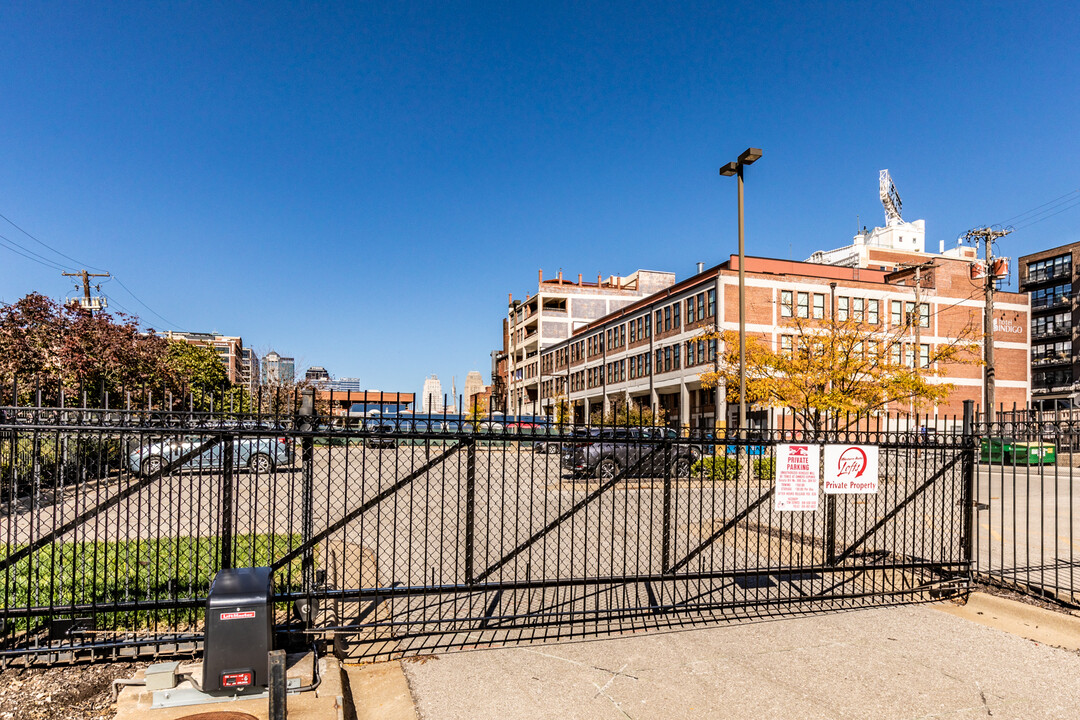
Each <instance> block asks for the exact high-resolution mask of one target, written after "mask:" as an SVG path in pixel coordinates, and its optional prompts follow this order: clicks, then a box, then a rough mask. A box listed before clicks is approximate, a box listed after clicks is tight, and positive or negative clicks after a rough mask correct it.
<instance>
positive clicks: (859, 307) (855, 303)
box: [851, 298, 866, 322]
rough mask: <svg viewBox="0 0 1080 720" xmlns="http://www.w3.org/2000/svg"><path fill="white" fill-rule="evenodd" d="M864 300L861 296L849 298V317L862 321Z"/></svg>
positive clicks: (864, 308) (864, 311)
mask: <svg viewBox="0 0 1080 720" xmlns="http://www.w3.org/2000/svg"><path fill="white" fill-rule="evenodd" d="M865 303H866V300H864V299H863V298H851V319H852V320H854V321H855V322H862V321H863V318H864V316H865V314H866V306H865Z"/></svg>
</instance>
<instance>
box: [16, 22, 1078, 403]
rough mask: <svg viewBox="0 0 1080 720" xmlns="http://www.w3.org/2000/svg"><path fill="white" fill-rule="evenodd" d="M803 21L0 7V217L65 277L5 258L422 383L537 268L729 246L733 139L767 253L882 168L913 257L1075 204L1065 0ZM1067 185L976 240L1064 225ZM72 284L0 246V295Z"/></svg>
mask: <svg viewBox="0 0 1080 720" xmlns="http://www.w3.org/2000/svg"><path fill="white" fill-rule="evenodd" d="M808 5H809V4H804V3H790V4H771V3H767V2H753V3H749V2H744V3H737V4H736V3H731V4H726V5H725V4H723V3H640V4H635V3H630V2H612V3H604V4H600V3H582V2H569V3H536V2H528V3H507V2H499V3H479V2H468V3H447V2H440V3H431V4H425V3H419V2H413V3H382V4H378V3H361V2H349V3H345V4H342V5H337V6H330V4H329V3H319V4H314V3H312V4H308V6H307V7H306V8H299V7H297V6H294V5H285V4H276V3H269V2H258V3H255V2H252V3H239V2H233V3H191V2H186V3H141V2H138V3H132V2H124V3H114V4H111V5H110V4H106V3H70V4H69V3H49V2H33V3H4V4H3V5H2V6H0V27H2V28H3V42H2V43H0V98H2V101H3V110H2V112H0V213H2V214H3V215H5V216H7V217H8V218H10V219H11V220H13V221H15V222H16V223H17V224H18V225H20V226H21V227H22V228H24V229H25V230H27V231H28V232H30V233H31V234H32V235H34V236H35V237H37V238H38V239H40V240H42V241H44V242H45V243H47V244H48V245H50V246H51V247H53V248H56V249H57V250H60V251H61V252H63V253H65V254H66V255H68V256H70V258H73V259H74V260H72V259H67V258H64V257H60V256H58V255H56V254H54V253H53V252H51V251H50V250H47V249H46V248H45V247H43V246H41V245H39V244H37V243H35V242H34V241H33V240H30V239H29V238H28V237H26V236H25V235H23V234H22V233H20V232H19V231H18V230H16V229H15V228H13V227H11V226H10V225H8V224H7V223H5V222H3V221H2V220H0V235H3V237H4V238H7V240H4V239H3V238H0V245H4V244H7V245H8V247H10V243H11V242H15V243H18V245H19V246H22V247H23V248H25V249H28V250H32V251H34V252H36V253H39V254H40V255H42V256H44V257H46V258H48V259H49V260H50V261H52V262H54V263H56V264H58V265H61V266H64V267H67V268H72V269H74V268H81V267H82V266H83V265H82V264H83V263H86V264H90V265H92V266H93V267H95V268H102V269H107V270H109V271H112V272H113V273H115V274H116V275H117V276H118V277H119V280H120V282H122V283H123V284H124V286H126V288H125V287H122V286H121V285H120V284H119V282H116V281H114V282H110V283H107V284H105V285H104V286H103V290H104V291H105V292H106V293H107V294H108V296H109V297H110V298H111V299H112V301H113V304H112V307H113V309H122V308H121V305H122V306H123V307H126V308H128V309H130V310H132V311H134V312H137V313H138V314H139V315H140V317H141V318H142V319H143V320H144V322H145V323H146V324H147V325H151V326H153V327H155V328H169V327H174V328H178V329H188V330H202V331H213V330H216V331H220V332H222V333H225V334H239V335H242V336H243V338H244V340H245V342H246V343H247V344H249V345H252V346H254V347H255V348H257V349H260V350H266V349H269V348H270V347H273V348H274V349H276V350H278V351H279V352H281V353H283V354H292V355H295V356H296V357H297V359H298V362H299V363H301V364H303V365H324V366H326V367H327V368H328V369H329V370H330V372H331V373H333V374H334V375H336V376H360V377H361V378H362V380H363V381H364V384H365V385H366V386H368V387H372V388H378V389H382V390H402V391H416V392H418V391H419V389H420V386H421V384H422V381H423V377H424V375H426V374H428V373H432V372H434V373H438V374H439V376H440V378H442V379H443V382H444V387H445V388H447V389H449V381H450V376H451V375H456V376H457V377H458V382H459V384H460V383H461V382H462V381H463V379H464V376H465V373H466V372H467V371H469V370H471V369H479V370H481V371H482V372H483V373H484V375H485V377H486V376H487V374H488V371H489V370H490V358H489V352H490V351H491V350H492V349H493V348H495V347H496V346H497V345H498V344H499V342H500V334H499V321H500V318H501V317H502V316H503V315H504V314H505V311H506V297H507V293H508V292H513V293H514V294H515V295H516V296H523V295H524V294H526V293H527V292H528V291H529V290H530V289H535V287H536V285H535V283H536V274H537V270H538V269H539V268H543V269H544V271H545V272H546V273H555V272H556V271H557V270H559V269H560V268H562V269H563V270H564V272H565V273H567V274H568V275H571V276H576V274H577V273H579V272H581V273H584V275H585V276H586V277H591V278H595V277H596V275H597V273H603V274H604V275H609V274H623V273H627V272H632V271H633V270H634V269H636V268H639V267H640V268H650V269H663V270H673V271H675V272H676V273H677V274H678V276H679V277H680V278H683V277H686V276H688V275H689V274H691V273H692V271H693V268H694V263H696V262H697V261H702V262H705V263H707V264H709V265H711V264H714V263H716V262H719V261H721V260H722V259H724V258H725V257H726V256H727V254H729V253H731V252H734V251H735V185H734V181H733V180H732V179H730V178H721V177H719V176H718V174H717V168H718V167H719V165H721V164H722V163H723V162H726V161H727V160H731V159H734V158H735V156H736V155H737V154H738V153H739V152H740V151H741V150H743V149H744V148H746V147H747V146H750V145H753V146H757V147H761V148H763V149H764V158H763V159H762V160H761V161H759V162H758V163H757V164H756V165H754V166H753V167H752V168H749V169H748V171H747V206H746V210H747V239H748V244H749V249H750V252H752V253H754V254H761V255H772V256H776V257H782V258H786V257H789V256H790V257H793V258H795V259H802V258H804V257H806V256H807V255H809V254H810V253H811V252H812V251H814V250H816V249H822V248H829V247H835V246H838V245H841V244H844V243H845V242H847V241H848V240H849V239H850V237H851V235H852V234H853V233H854V231H855V230H856V228H857V225H856V223H857V216H858V217H859V218H861V222H862V224H865V225H869V226H871V227H872V226H873V225H875V224H881V223H882V221H883V216H882V211H881V206H880V204H879V202H878V199H877V173H878V170H880V169H881V168H889V169H890V170H891V172H892V175H893V177H894V179H895V180H896V183H897V186H898V188H899V190H900V194H901V196H902V198H903V201H904V215H905V218H907V219H916V218H925V219H926V221H927V242H928V246H929V248H928V249H933V248H936V247H937V241H938V240H939V239H946V240H949V241H950V244H951V242H952V241H953V240H954V239H955V238H956V237H957V236H958V235H959V234H961V233H963V232H964V231H965V230H967V229H969V228H971V227H973V226H975V225H982V224H992V223H1001V222H1005V221H1008V220H1010V218H1012V217H1013V216H1015V215H1019V214H1020V213H1024V212H1025V211H1028V210H1031V209H1033V208H1036V207H1037V206H1039V205H1042V204H1043V203H1047V202H1049V201H1052V200H1054V199H1055V198H1059V197H1061V196H1063V195H1066V194H1067V193H1075V191H1077V190H1078V189H1080V132H1078V129H1080V123H1078V120H1077V118H1080V82H1078V81H1080V72H1078V59H1080V51H1078V50H1077V44H1076V42H1077V38H1078V37H1080V13H1077V12H1076V7H1075V5H1074V4H1071V3H1061V4H1043V3H1000V4H992V3H986V2H971V3H962V4H961V3H931V2H927V3H916V4H908V3H866V2H852V3H827V4H824V3H823V4H820V5H819V6H817V7H816V9H807V6H808ZM320 6H323V7H320ZM1077 199H1078V198H1077V196H1076V195H1075V194H1074V195H1072V196H1069V197H1067V198H1066V199H1065V200H1066V202H1065V204H1063V205H1060V206H1055V205H1050V206H1048V208H1046V210H1047V212H1043V214H1042V215H1034V214H1032V215H1028V216H1024V217H1022V218H1021V220H1024V219H1027V220H1032V219H1039V218H1041V217H1043V216H1049V217H1047V219H1045V220H1044V221H1042V222H1038V223H1034V224H1030V225H1028V226H1027V227H1023V225H1024V223H1022V222H1018V223H1015V224H1017V225H1019V226H1021V228H1022V229H1020V230H1018V231H1017V232H1016V233H1015V234H1013V235H1012V236H1010V237H1008V238H1006V239H1005V240H1004V241H1003V243H1002V248H1001V250H1000V251H1001V252H1004V253H1005V254H1009V255H1012V256H1013V257H1015V256H1016V255H1018V254H1021V253H1023V252H1025V251H1027V250H1029V249H1034V248H1038V247H1043V246H1049V245H1052V244H1059V243H1065V242H1071V241H1074V240H1078V239H1080V230H1078V228H1080V207H1076V206H1070V205H1069V204H1068V202H1069V201H1075V200H1077ZM1058 210H1063V211H1062V212H1057V211H1058ZM1052 213H1057V214H1053V215H1052V216H1051V214H1052ZM34 260H37V258H34ZM75 261H78V262H75ZM70 288H71V283H70V282H69V281H68V280H67V279H65V278H62V277H60V274H59V270H58V269H57V268H55V267H49V266H45V265H42V264H40V263H39V262H35V261H32V260H30V259H27V258H24V257H21V256H19V255H17V254H15V252H13V251H11V250H10V249H5V248H4V247H0V299H2V300H4V301H7V302H10V301H12V300H14V299H16V298H18V297H21V296H22V295H24V294H25V293H27V292H30V291H32V290H37V291H39V292H43V293H45V294H48V295H50V296H53V297H62V296H65V295H67V294H69V289H70ZM128 289H130V291H131V292H134V293H135V295H136V296H137V297H138V299H139V300H141V301H142V302H145V303H146V304H147V305H148V306H149V307H150V308H153V310H154V311H156V312H157V313H160V314H161V315H162V316H164V318H166V319H167V321H165V320H162V319H161V318H160V317H157V316H156V315H154V314H153V313H151V312H150V311H148V310H147V309H146V307H144V306H143V305H141V304H140V302H139V300H136V299H135V297H133V296H132V295H131V292H129V291H128Z"/></svg>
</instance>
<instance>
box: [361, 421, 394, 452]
mask: <svg viewBox="0 0 1080 720" xmlns="http://www.w3.org/2000/svg"><path fill="white" fill-rule="evenodd" d="M369 430H370V431H371V432H373V433H375V434H374V435H372V436H371V437H369V438H368V439H367V440H365V441H364V444H365V445H367V446H368V447H369V448H380V447H384V448H392V447H397V438H396V437H394V434H393V433H394V426H393V425H390V424H389V423H384V424H382V425H376V426H375V427H372V428H369Z"/></svg>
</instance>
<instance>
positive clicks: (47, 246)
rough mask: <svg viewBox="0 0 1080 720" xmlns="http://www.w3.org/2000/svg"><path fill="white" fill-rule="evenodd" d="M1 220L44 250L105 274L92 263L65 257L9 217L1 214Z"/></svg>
mask: <svg viewBox="0 0 1080 720" xmlns="http://www.w3.org/2000/svg"><path fill="white" fill-rule="evenodd" d="M0 218H3V219H4V220H5V221H6V222H7V223H8V224H9V225H11V227H13V228H15V229H16V230H18V231H19V232H21V233H22V234H23V235H25V236H26V237H28V238H30V239H31V240H33V241H34V242H36V243H37V244H38V245H41V246H42V247H44V248H48V249H49V250H51V251H53V252H54V253H56V254H57V255H59V256H60V257H62V258H66V259H68V260H70V261H71V262H73V263H75V265H82V266H83V267H86V268H90V269H91V270H101V271H102V272H104V269H103V268H99V267H94V266H93V265H91V264H90V263H84V262H80V261H78V260H76V259H75V258H73V257H71V256H70V255H65V254H64V253H62V252H60V251H59V250H57V249H56V248H54V247H52V246H51V245H48V244H47V243H45V242H43V241H41V240H39V239H37V238H36V237H34V236H33V235H31V234H30V233H28V232H27V231H26V230H23V229H22V228H21V227H19V226H18V225H16V224H15V221H14V220H12V219H11V218H9V217H8V216H7V215H4V214H3V213H0Z"/></svg>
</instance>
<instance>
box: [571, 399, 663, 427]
mask: <svg viewBox="0 0 1080 720" xmlns="http://www.w3.org/2000/svg"><path fill="white" fill-rule="evenodd" d="M589 422H591V423H592V424H593V425H608V426H612V427H657V426H659V425H663V424H664V409H663V408H657V409H656V412H655V413H654V412H653V409H652V408H650V407H647V406H641V405H635V404H633V403H617V404H615V405H614V406H613V407H612V408H611V409H609V410H608V411H607V412H605V413H601V412H599V411H597V412H594V413H592V415H591V416H590V418H589Z"/></svg>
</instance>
